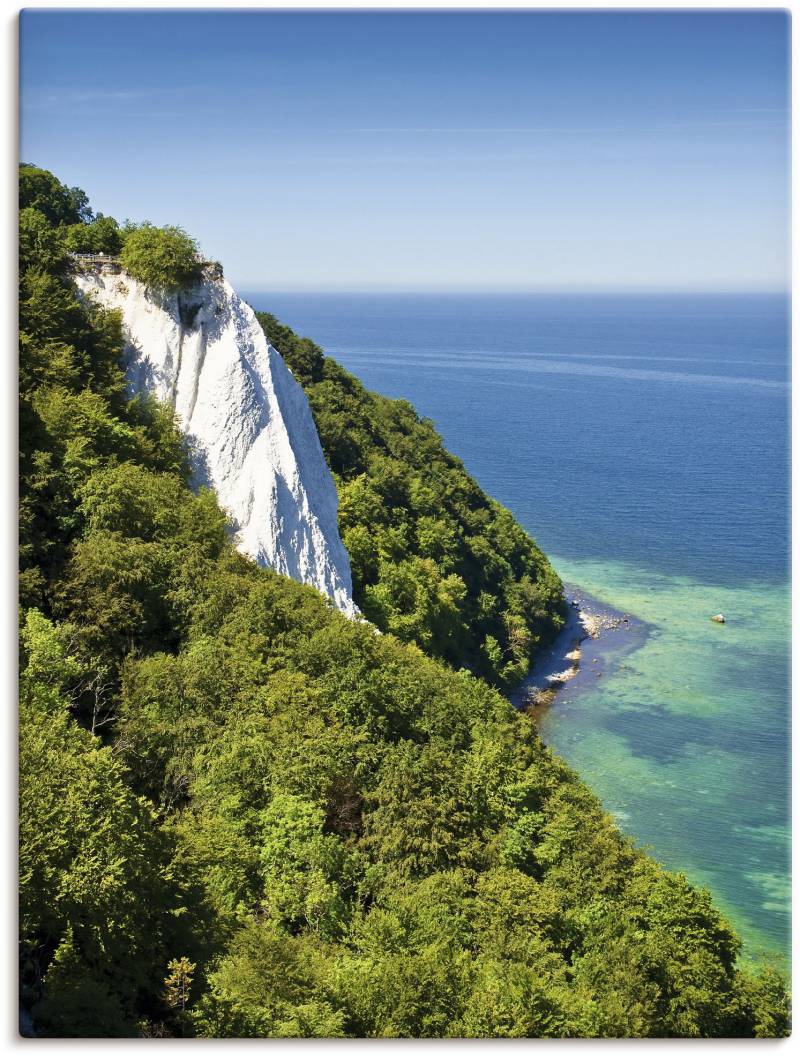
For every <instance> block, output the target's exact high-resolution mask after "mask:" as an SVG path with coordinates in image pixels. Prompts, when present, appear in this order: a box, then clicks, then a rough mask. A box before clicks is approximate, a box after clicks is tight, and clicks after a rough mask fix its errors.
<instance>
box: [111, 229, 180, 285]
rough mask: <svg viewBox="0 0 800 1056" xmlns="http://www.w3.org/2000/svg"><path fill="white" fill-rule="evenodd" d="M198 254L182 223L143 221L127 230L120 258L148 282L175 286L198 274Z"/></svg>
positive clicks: (138, 277) (126, 265)
mask: <svg viewBox="0 0 800 1056" xmlns="http://www.w3.org/2000/svg"><path fill="white" fill-rule="evenodd" d="M197 256H198V246H197V242H196V241H195V240H194V239H193V238H191V237H190V236H189V235H187V233H186V232H185V231H184V230H183V228H182V227H173V226H171V225H167V226H166V227H156V226H155V225H154V224H150V223H144V224H142V225H141V226H140V227H135V228H134V229H133V230H132V231H130V232H129V233H128V234H127V236H126V238H125V245H124V246H123V247H122V253H121V254H120V259H121V261H122V265H123V267H124V268H125V270H126V271H127V272H129V273H130V274H131V275H132V276H133V277H134V278H135V279H139V280H140V281H141V282H143V283H145V284H146V285H147V286H159V287H164V288H166V289H177V288H179V287H181V286H186V285H188V284H189V283H191V282H192V281H193V280H194V279H196V278H197V276H198V274H199V270H200V266H199V262H198V259H197Z"/></svg>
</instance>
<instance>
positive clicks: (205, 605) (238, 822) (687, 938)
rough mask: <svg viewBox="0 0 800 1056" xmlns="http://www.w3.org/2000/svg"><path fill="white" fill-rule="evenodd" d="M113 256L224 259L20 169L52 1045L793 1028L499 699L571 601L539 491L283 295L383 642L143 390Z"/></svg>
mask: <svg viewBox="0 0 800 1056" xmlns="http://www.w3.org/2000/svg"><path fill="white" fill-rule="evenodd" d="M142 230H144V234H139V235H138V236H137V237H136V238H135V239H134V240H133V242H130V240H131V239H132V238H133V236H134V234H135V232H137V231H142ZM155 232H161V233H159V234H156V233H155ZM98 246H99V247H100V248H97V247H98ZM86 247H89V248H86ZM103 247H105V248H103ZM187 247H191V261H190V259H189V255H188V249H187ZM126 250H127V253H126ZM100 251H102V252H113V253H115V254H121V255H122V257H123V260H124V259H125V258H126V257H127V258H128V263H127V264H126V265H125V266H126V267H129V268H130V270H131V274H134V271H135V270H136V269H139V274H141V275H143V274H145V273H147V274H149V275H151V277H152V278H151V280H145V281H152V282H153V283H154V284H156V285H161V286H170V285H175V284H180V283H181V282H185V281H193V277H194V276H195V275H196V269H195V264H196V260H195V258H196V246H194V243H192V242H191V239H189V238H188V236H186V235H185V233H184V232H182V231H181V230H180V229H179V228H167V229H159V228H153V227H152V225H139V227H135V226H133V225H124V226H122V227H120V226H119V225H118V224H116V222H114V221H113V220H110V219H109V218H106V217H102V216H100V215H99V214H98V215H95V214H94V213H93V212H92V210H91V208H90V206H89V203H88V201H87V199H86V195H85V194H83V192H81V191H80V190H78V189H75V188H68V187H66V186H64V185H63V184H61V183H60V182H59V181H58V180H57V178H56V177H54V176H53V175H52V174H51V173H49V172H47V171H45V170H42V169H38V168H36V167H34V166H29V165H27V166H23V167H22V168H21V171H20V367H19V376H20V411H19V422H20V499H19V503H20V550H21V571H20V722H19V733H20V757H19V777H20V799H19V822H20V850H19V865H20V931H21V934H20V982H21V1004H22V1007H23V1008H24V1010H25V1011H26V1014H27V1015H28V1016H29V1018H30V1021H31V1023H32V1028H33V1030H34V1031H35V1033H36V1034H37V1036H51V1037H198V1038H207V1037H400V1038H403V1037H619V1036H622V1037H671V1036H680V1037H719V1036H728V1037H739V1036H743V1037H774V1036H781V1035H784V1034H786V1033H787V1032H788V1030H789V1012H788V995H787V984H786V980H785V979H784V978H783V977H782V976H781V974H780V973H779V972H778V971H776V970H775V969H774V968H772V967H770V966H767V965H764V966H760V967H750V966H748V965H745V964H743V963H742V962H741V960H740V959H739V957H738V955H739V950H740V942H739V940H738V938H737V936H736V935H735V934H734V932H733V930H732V928H731V927H730V925H729V924H728V923H727V922H726V920H725V919H724V917H723V916H722V915H721V914H720V912H719V911H718V910H717V909H716V907H715V906H714V904H713V902H712V900H711V897H710V895H709V894H708V892H706V891H704V890H702V889H698V888H696V887H693V886H692V885H690V884H689V883H688V882H687V880H686V878H685V877H683V876H682V875H679V874H674V873H670V872H667V871H665V870H664V869H663V868H662V867H661V866H660V865H659V864H658V863H657V862H655V861H654V860H653V859H652V858H650V857H648V856H647V855H646V854H645V853H644V852H643V851H641V850H640V849H638V848H637V847H635V846H634V845H633V844H632V842H631V841H630V840H629V839H627V838H626V837H624V836H623V835H622V834H621V833H620V832H619V830H618V828H617V826H616V824H615V822H614V821H613V819H612V818H611V817H610V816H609V815H607V814H606V813H605V812H604V811H603V810H602V808H601V806H600V804H599V802H598V801H597V799H596V798H595V797H594V796H593V795H592V793H591V792H590V791H589V790H588V789H587V788H586V786H585V785H584V784H583V783H582V782H581V781H580V779H579V777H578V776H577V775H576V774H574V773H573V772H572V771H570V770H569V769H568V768H567V767H566V765H565V764H564V763H563V762H562V761H561V760H559V759H558V758H557V757H556V756H555V755H554V754H553V753H552V752H551V751H550V750H549V749H548V748H547V747H546V746H545V745H543V744H542V742H541V740H540V739H539V737H538V735H537V731H536V727H535V724H534V723H533V722H532V721H531V720H530V719H529V718H528V717H527V716H525V715H523V714H520V713H518V712H515V711H514V709H513V708H512V707H511V706H510V704H509V702H508V700H507V698H506V697H504V696H503V695H502V693H501V691H500V689H501V688H503V687H506V686H508V685H511V684H513V682H514V681H516V680H517V679H518V678H519V677H520V676H521V675H522V674H524V672H525V671H526V670H527V667H528V664H529V662H530V660H531V658H532V657H533V656H534V655H535V653H536V651H537V649H538V648H539V647H540V646H541V645H542V644H543V643H545V642H546V641H548V640H549V639H550V638H551V637H552V635H553V634H554V633H555V632H556V631H557V629H558V627H559V626H560V625H561V621H562V619H563V605H564V602H563V595H562V591H561V587H560V584H559V583H558V580H557V578H556V577H555V574H554V573H553V571H552V569H551V568H550V566H549V564H548V563H547V561H546V559H545V558H544V556H543V555H542V554H541V552H540V551H539V550H538V549H537V548H536V546H535V545H534V544H533V543H532V541H531V540H530V539H529V538H528V537H527V536H526V535H525V533H524V532H523V531H522V529H521V528H520V527H519V526H518V525H517V524H516V523H515V522H514V520H513V518H512V517H511V515H510V514H509V513H507V511H504V510H503V509H502V508H501V507H499V506H498V505H497V504H495V503H493V502H492V501H491V500H489V499H488V498H487V497H486V496H485V495H483V494H482V493H481V491H480V489H479V488H478V487H477V485H476V484H475V482H474V481H472V480H471V479H470V478H469V476H468V475H467V474H466V473H465V471H464V469H463V467H462V466H461V464H460V463H459V462H458V460H457V459H455V458H453V457H452V456H450V455H449V454H447V452H445V451H444V450H443V448H442V446H441V442H440V440H439V438H438V437H437V435H436V433H435V431H434V430H433V428H432V426H431V424H430V423H429V422H426V421H424V420H420V419H419V418H418V417H417V416H416V414H415V413H414V411H413V409H412V408H411V407H410V406H409V405H408V404H405V403H403V402H402V401H389V400H384V399H383V398H381V397H379V396H375V395H373V394H371V393H368V392H366V391H365V390H364V389H363V387H362V386H360V384H359V383H358V382H357V380H356V379H354V378H353V377H352V376H350V375H348V374H347V373H346V372H345V371H343V370H342V369H341V368H340V367H338V366H337V364H336V363H335V362H333V361H332V360H331V359H330V358H328V357H325V356H323V354H322V353H321V351H320V350H319V349H318V348H317V347H316V346H315V345H314V344H313V342H310V341H307V340H304V339H300V338H297V337H296V336H295V335H293V334H292V333H291V332H290V331H289V330H287V329H285V328H283V327H281V325H280V324H279V323H278V322H277V321H276V320H275V319H274V318H272V317H271V316H262V317H261V322H262V325H263V327H264V329H265V331H266V333H267V335H268V336H269V338H270V340H271V341H273V343H274V344H275V345H276V347H277V348H278V349H279V351H281V352H282V353H283V354H284V355H285V357H286V359H287V362H288V363H289V365H290V366H291V367H292V369H293V371H294V373H295V375H296V376H297V377H298V379H299V380H300V381H301V383H302V384H303V385H304V386H305V389H306V391H307V393H308V396H309V400H310V402H311V406H312V410H313V412H314V415H315V419H316V422H317V425H318V428H319V432H320V437H321V441H322V445H323V450H324V452H325V454H326V457H327V459H328V461H329V464H330V467H331V469H332V471H333V473H334V475H335V478H336V481H337V485H338V487H339V491H340V497H341V528H342V537H343V539H344V541H345V545H346V546H347V548H348V551H349V553H350V556H351V560H352V564H353V572H354V585H355V596H356V600H357V602H358V604H359V606H360V607H361V608H362V611H363V612H364V613H365V615H366V616H367V617H368V618H369V620H371V621H373V622H374V623H375V624H376V625H377V626H378V627H379V628H380V629H381V630H382V631H384V632H385V633H382V634H376V633H375V630H374V628H373V627H372V626H371V625H370V624H369V623H367V622H364V621H353V620H349V619H347V618H346V617H344V616H343V615H341V614H340V613H338V612H337V611H336V610H334V609H333V608H332V606H331V605H330V603H329V602H328V601H327V599H325V598H323V597H322V596H321V595H320V594H318V593H317V592H316V591H315V590H313V589H312V588H310V587H305V586H301V585H299V584H297V583H295V582H293V581H292V580H289V579H287V578H284V577H282V576H279V575H277V574H275V573H273V572H271V571H269V570H267V569H264V568H260V567H257V566H256V565H255V564H254V563H252V562H251V561H250V560H248V559H247V558H245V557H243V556H242V555H240V554H239V553H238V552H237V551H236V550H235V548H234V546H233V544H232V542H231V540H230V537H229V532H228V529H227V525H226V522H225V517H224V514H223V512H222V511H221V510H220V508H219V506H218V504H217V502H216V499H215V497H214V495H213V493H211V492H210V491H208V490H206V489H201V490H200V491H199V492H196V493H195V492H194V491H192V490H191V488H190V487H189V483H188V482H189V466H188V453H187V449H186V446H185V444H184V441H183V439H182V436H181V433H180V431H179V428H178V423H177V422H176V421H175V419H174V417H173V414H172V412H171V410H170V408H168V407H164V406H160V405H158V404H156V403H155V402H153V401H152V400H150V399H147V398H145V397H143V396H141V395H139V396H136V397H133V398H131V397H130V396H129V394H128V393H127V391H126V387H125V382H124V376H123V373H122V370H121V367H120V365H119V364H120V357H121V352H122V348H123V338H122V331H121V320H120V318H119V317H118V315H115V314H114V313H109V312H104V311H101V310H99V309H97V308H95V307H93V306H91V305H89V304H87V303H84V302H82V301H80V300H79V299H78V298H77V296H76V293H75V288H74V285H73V283H72V281H71V279H70V268H71V266H72V265H71V258H70V255H69V254H70V253H71V252H100ZM148 269H150V270H149V271H148ZM184 269H188V271H186V270H184ZM498 687H499V688H498Z"/></svg>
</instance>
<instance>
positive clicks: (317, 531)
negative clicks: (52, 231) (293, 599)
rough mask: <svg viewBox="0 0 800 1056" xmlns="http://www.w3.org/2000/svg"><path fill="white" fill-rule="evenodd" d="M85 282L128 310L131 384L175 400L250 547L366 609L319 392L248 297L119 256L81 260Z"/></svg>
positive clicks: (197, 472)
mask: <svg viewBox="0 0 800 1056" xmlns="http://www.w3.org/2000/svg"><path fill="white" fill-rule="evenodd" d="M75 282H76V284H77V286H78V289H79V291H81V293H82V294H83V295H86V296H89V297H91V298H92V299H94V300H96V301H97V302H98V303H99V304H101V305H102V306H103V307H105V308H114V309H118V310H119V311H120V312H121V313H122V321H123V328H124V333H125V339H126V342H127V346H126V349H125V367H126V371H127V376H128V379H129V383H130V386H131V389H132V390H133V391H141V390H146V391H147V392H149V393H152V394H153V395H154V396H155V397H156V398H157V399H159V400H162V401H165V402H167V403H169V404H170V405H171V406H172V407H173V408H174V409H175V411H176V412H177V414H178V416H179V417H180V421H181V424H182V427H183V429H184V430H185V431H186V433H187V435H188V437H189V440H190V444H191V450H192V459H193V461H192V464H193V471H194V484H195V485H196V486H200V485H202V484H208V485H210V486H211V487H213V488H214V490H215V492H216V494H217V496H218V498H219V501H220V504H221V505H222V506H223V507H224V508H225V510H226V511H227V513H228V516H229V518H230V521H231V524H232V525H233V529H234V531H235V533H236V542H237V545H238V547H239V549H240V550H241V551H242V552H243V553H245V554H248V555H249V556H250V557H252V558H254V559H255V560H256V561H257V562H258V563H259V564H262V565H267V566H269V567H270V568H273V569H275V571H277V572H282V573H283V574H284V575H287V576H290V577H291V578H292V579H296V580H298V581H299V582H301V583H309V584H311V585H312V586H314V587H316V588H317V590H319V591H321V592H322V593H323V594H327V595H328V597H330V598H331V599H332V600H333V602H334V604H335V605H336V607H337V608H339V609H341V610H342V611H343V612H346V613H348V614H349V615H351V616H352V615H355V614H356V613H357V612H358V610H357V609H356V607H355V605H354V603H353V598H352V580H351V575H350V562H349V560H348V556H347V551H346V550H345V548H344V545H343V544H342V541H341V539H340V537H339V529H338V521H337V505H338V500H337V494H336V486H335V484H334V482H333V478H332V477H331V474H330V471H329V469H328V466H327V464H326V462H325V457H324V455H323V453H322V448H321V447H320V443H319V437H318V435H317V430H316V426H315V425H314V419H313V417H312V415H311V409H310V407H309V405H308V400H307V399H306V396H305V393H304V392H303V390H302V388H301V387H300V385H299V384H298V383H297V382H296V381H295V379H294V377H293V376H292V372H291V371H290V370H289V368H288V367H287V366H286V364H285V363H284V361H283V359H282V358H281V356H280V355H279V354H278V352H277V351H276V350H275V349H274V348H273V347H272V346H271V345H270V344H269V343H268V342H267V340H266V338H265V336H264V333H263V331H262V329H261V327H260V326H259V323H258V320H257V319H256V317H255V315H254V314H253V311H252V309H251V308H250V307H249V305H247V304H245V302H244V301H242V300H241V298H240V297H238V296H237V294H236V293H235V291H234V290H233V289H232V287H231V286H230V285H229V283H228V282H227V281H226V280H225V279H224V278H222V277H221V276H216V275H215V274H214V273H212V272H209V271H206V273H205V275H204V278H203V279H202V280H201V281H200V282H198V283H197V284H196V285H195V286H193V287H191V288H190V289H188V290H183V291H181V292H179V293H160V292H158V291H154V290H152V289H149V288H147V287H145V286H144V285H142V284H141V283H140V282H137V280H136V279H133V278H131V277H130V276H129V275H127V274H125V273H124V272H119V269H117V268H113V267H100V268H92V269H84V270H81V271H79V272H78V273H77V274H76V276H75Z"/></svg>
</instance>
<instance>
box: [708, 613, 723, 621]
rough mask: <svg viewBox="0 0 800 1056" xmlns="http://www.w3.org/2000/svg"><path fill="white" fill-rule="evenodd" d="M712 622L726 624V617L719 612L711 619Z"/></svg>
mask: <svg viewBox="0 0 800 1056" xmlns="http://www.w3.org/2000/svg"><path fill="white" fill-rule="evenodd" d="M711 620H712V623H724V622H725V617H724V616H723V615H722V613H721V612H718V613H717V615H716V616H712V617H711Z"/></svg>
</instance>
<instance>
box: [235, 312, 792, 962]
mask: <svg viewBox="0 0 800 1056" xmlns="http://www.w3.org/2000/svg"><path fill="white" fill-rule="evenodd" d="M248 299H249V300H250V301H251V303H253V304H254V305H255V307H257V308H263V309H265V310H268V311H272V312H274V313H275V314H276V315H277V316H278V317H279V318H281V319H282V320H283V321H284V322H286V323H288V324H289V325H291V326H292V327H294V328H295V329H296V330H298V331H299V332H301V333H304V334H307V335H309V336H312V337H313V338H314V339H315V340H316V341H318V342H319V343H320V344H321V345H322V346H323V347H324V348H325V349H326V350H327V351H328V352H330V353H331V354H332V355H334V356H335V357H336V358H337V359H339V360H340V361H341V362H342V363H343V364H344V366H346V367H347V368H348V369H349V370H352V371H353V372H354V373H355V374H357V375H358V376H359V377H360V378H361V379H362V380H363V381H364V383H365V384H366V385H367V386H368V387H369V388H371V389H374V390H376V391H378V392H382V393H385V394H386V395H388V396H395V397H403V398H405V399H408V400H410V401H411V402H412V403H413V404H414V406H415V407H416V408H417V410H418V411H419V412H420V413H421V414H424V415H427V416H429V417H431V418H432V419H433V420H434V422H435V424H436V426H437V428H438V429H439V430H440V432H441V433H442V436H443V438H444V440H445V443H446V444H447V446H448V447H449V448H450V449H451V450H452V451H454V452H455V453H456V454H457V455H459V456H460V457H461V458H462V459H463V461H464V463H465V464H466V466H467V468H468V469H469V471H470V472H471V473H472V474H473V475H474V476H475V477H476V478H477V479H478V481H479V482H480V484H481V485H482V487H483V488H484V489H485V490H486V491H488V492H489V493H490V494H491V495H493V496H495V497H496V498H497V499H499V500H500V501H501V502H502V503H504V504H505V505H506V506H508V507H509V508H510V509H511V510H512V511H513V512H514V514H515V515H516V516H517V518H518V519H519V520H520V522H521V523H522V524H523V525H524V526H525V527H526V528H527V529H528V530H529V531H530V532H531V533H532V534H533V535H534V537H535V538H536V539H537V541H538V542H539V543H540V544H541V546H542V547H543V549H544V550H545V551H546V552H547V553H548V554H549V555H550V556H551V558H552V559H553V561H554V564H555V565H556V567H557V569H558V571H559V572H560V573H561V575H562V577H563V578H564V579H565V580H566V581H568V582H572V583H575V584H578V585H579V586H580V587H582V588H584V589H585V590H587V591H589V592H590V593H591V594H593V595H594V596H595V597H596V598H598V599H600V600H602V601H604V602H606V603H607V604H609V605H611V606H613V607H614V608H617V609H620V610H622V611H626V612H629V613H631V614H632V615H635V616H636V617H638V618H639V619H640V620H642V621H644V622H645V623H647V624H648V625H649V627H650V632H649V634H648V635H647V636H646V638H645V640H644V642H643V644H642V645H641V646H640V648H638V649H636V650H633V651H631V650H630V649H629V648H628V649H624V650H622V651H621V652H620V654H619V655H616V654H615V647H614V646H613V644H610V645H609V646H608V648H607V651H606V654H605V655H604V656H603V675H602V677H600V678H594V679H593V680H587V679H582V680H580V683H578V682H576V684H575V685H574V686H573V685H572V684H570V685H569V686H568V687H567V689H565V690H564V692H563V693H562V694H561V695H560V697H559V698H558V701H557V703H556V705H555V706H554V707H553V708H552V709H550V711H548V712H547V713H546V714H545V715H543V716H542V717H541V727H542V733H543V735H544V737H545V739H546V740H547V741H548V742H549V743H550V744H552V745H553V746H554V748H555V749H556V750H557V751H558V752H559V753H560V754H561V755H562V756H564V758H565V759H567V761H568V762H569V763H570V764H571V765H572V766H573V767H574V768H575V769H576V770H578V772H579V773H580V774H581V775H582V776H583V777H584V778H585V779H586V781H587V782H588V783H589V785H590V786H591V787H592V788H593V789H594V790H595V791H596V792H597V793H598V794H599V795H600V797H601V798H602V800H603V802H604V803H605V805H606V806H607V808H608V809H609V810H611V811H612V812H613V813H614V814H615V815H616V816H617V818H618V820H619V823H620V826H621V827H622V828H623V829H624V830H625V831H626V832H629V833H631V834H632V835H633V836H634V837H635V838H636V839H637V840H638V841H639V842H641V843H642V844H645V845H648V846H649V847H650V848H651V851H652V853H653V854H654V855H655V856H656V857H657V858H658V859H660V860H661V861H663V862H664V863H665V864H666V865H668V866H670V867H672V868H676V869H682V870H684V871H685V872H686V873H687V874H688V875H689V876H690V877H691V878H692V879H693V880H694V881H696V882H698V883H703V884H706V885H707V886H708V887H710V889H711V890H712V892H713V893H714V895H715V897H716V899H717V901H718V903H719V904H720V905H721V906H722V907H723V908H724V909H725V910H726V912H727V913H728V915H729V916H730V918H731V919H732V920H733V921H734V923H735V924H736V926H737V928H738V930H739V931H740V933H741V934H742V936H743V938H744V939H745V943H746V946H745V949H746V952H747V953H748V954H749V955H756V954H757V953H758V952H760V951H767V952H768V953H770V954H772V955H777V956H779V957H780V956H783V955H784V954H785V952H786V949H787V945H788V938H789V930H788V929H789V831H790V830H789V798H788V795H789V791H788V790H789V670H788V658H789V641H790V629H789V573H788V553H789V531H788V528H789V520H788V513H789V392H790V389H789V380H790V379H789V354H788V305H787V302H786V300H785V299H784V298H781V297H777V296H750V297H747V296H736V297H733V296H728V297H724V296H695V297H676V296H652V297H650V296H647V297H645V296H627V297H626V296H606V297H590V296H547V297H545V296H526V295H493V296H470V297H465V296H456V295H442V296H439V295H429V296H419V295H410V294H409V295H393V296H379V295H356V294H353V295H316V296H312V295H307V294H278V295H270V294H268V293H261V294H250V295H249V297H248ZM720 611H722V612H724V613H725V615H726V616H727V617H728V622H727V623H726V624H725V625H724V626H719V625H716V624H714V623H711V621H710V618H709V617H710V616H711V615H712V614H713V613H716V612H720ZM601 646H602V643H601Z"/></svg>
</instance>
